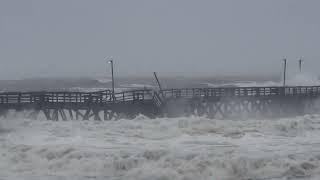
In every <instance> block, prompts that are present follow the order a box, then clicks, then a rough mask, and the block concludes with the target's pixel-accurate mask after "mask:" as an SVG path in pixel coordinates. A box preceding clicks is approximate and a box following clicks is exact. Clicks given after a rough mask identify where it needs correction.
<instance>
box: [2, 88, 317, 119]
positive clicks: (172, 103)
mask: <svg viewBox="0 0 320 180" xmlns="http://www.w3.org/2000/svg"><path fill="white" fill-rule="evenodd" d="M319 97H320V86H287V87H223V88H188V89H164V90H159V91H155V90H151V89H143V90H133V91H124V92H120V93H113V92H112V91H110V90H106V91H98V92H90V93H85V92H46V91H42V92H3V93H0V116H6V115H7V114H8V112H9V111H16V112H24V114H27V116H28V118H32V119H36V118H37V117H38V116H39V114H42V115H44V116H45V118H46V119H48V120H54V121H59V120H99V121H101V120H115V119H122V118H129V119H132V118H135V117H136V116H138V115H139V114H143V115H145V116H147V117H150V118H157V117H178V116H206V117H208V118H217V119H235V118H237V119H241V118H250V117H253V118H257V117H266V118H273V117H286V116H296V115H303V114H306V113H317V112H320V101H319V99H318V98H319Z"/></svg>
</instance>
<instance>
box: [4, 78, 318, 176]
mask: <svg viewBox="0 0 320 180" xmlns="http://www.w3.org/2000/svg"><path fill="white" fill-rule="evenodd" d="M288 83H289V84H290V85H305V84H308V85H310V84H312V85H313V84H319V83H320V82H319V80H318V79H317V78H309V77H308V76H305V75H299V76H296V77H294V78H292V79H291V80H289V81H288ZM280 84H281V83H276V84H275V83H274V82H271V83H270V82H265V83H264V84H259V86H270V85H275V86H278V85H280ZM233 85H235V86H257V83H256V82H249V83H244V82H240V83H238V84H237V83H233ZM23 117H25V116H24V115H23V114H15V113H12V114H8V116H7V117H6V118H3V119H0V180H7V179H10V180H42V179H48V180H70V179H71V180H92V179H95V180H289V179H290V180H318V179H320V140H319V137H320V115H318V114H307V115H304V116H299V117H294V118H292V117H290V118H279V119H263V118H258V119H246V120H243V119H238V120H237V119H233V120H228V119H225V120H219V119H208V118H206V117H195V116H192V117H179V118H157V119H149V118H147V117H145V116H143V115H140V116H138V117H136V118H135V119H133V120H127V119H120V120H112V121H59V122H55V121H47V120H45V118H44V117H40V118H39V119H38V120H31V119H26V118H23Z"/></svg>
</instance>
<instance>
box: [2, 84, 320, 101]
mask: <svg viewBox="0 0 320 180" xmlns="http://www.w3.org/2000/svg"><path fill="white" fill-rule="evenodd" d="M319 95H320V86H295V87H224V88H186V89H166V90H162V91H159V92H156V91H154V90H151V89H143V90H133V91H123V92H119V93H115V94H114V95H113V94H112V92H111V91H110V90H107V91H98V92H91V93H85V92H3V93H0V105H1V104H21V105H23V104H33V103H39V104H41V103H42V104H46V103H51V104H54V103H73V104H81V103H89V104H90V103H93V104H112V103H128V102H137V101H140V102H143V101H147V100H152V101H154V103H155V104H156V105H157V106H161V104H162V103H163V101H164V99H170V98H179V97H183V98H192V97H268V96H274V97H276V96H297V97H298V96H312V97H313V96H319Z"/></svg>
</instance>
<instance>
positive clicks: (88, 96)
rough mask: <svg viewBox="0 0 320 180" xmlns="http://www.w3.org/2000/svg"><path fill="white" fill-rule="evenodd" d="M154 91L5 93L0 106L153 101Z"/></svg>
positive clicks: (2, 95) (0, 94)
mask: <svg viewBox="0 0 320 180" xmlns="http://www.w3.org/2000/svg"><path fill="white" fill-rule="evenodd" d="M152 99H153V91H152V90H134V91H124V92H119V93H115V94H114V95H113V94H112V92H111V91H99V92H92V93H83V92H4V93H0V104H32V103H101V104H109V103H122V102H131V101H143V100H152Z"/></svg>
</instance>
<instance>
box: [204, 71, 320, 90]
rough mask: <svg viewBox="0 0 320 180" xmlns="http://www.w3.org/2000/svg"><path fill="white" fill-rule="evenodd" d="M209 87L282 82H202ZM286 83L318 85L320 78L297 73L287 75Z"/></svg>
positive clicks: (255, 85) (271, 84)
mask: <svg viewBox="0 0 320 180" xmlns="http://www.w3.org/2000/svg"><path fill="white" fill-rule="evenodd" d="M204 84H207V85H208V86H209V87H228V86H233V87H271V86H282V85H283V82H275V81H263V82H257V81H240V82H233V83H225V84H214V83H204ZM286 85H288V86H319V85H320V80H319V78H318V76H317V75H314V74H311V73H307V72H304V73H298V74H294V75H291V76H289V77H288V79H287V81H286Z"/></svg>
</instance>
